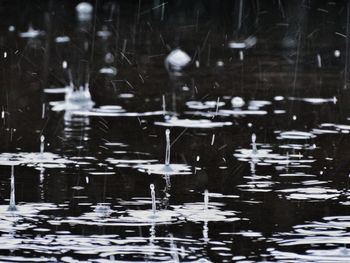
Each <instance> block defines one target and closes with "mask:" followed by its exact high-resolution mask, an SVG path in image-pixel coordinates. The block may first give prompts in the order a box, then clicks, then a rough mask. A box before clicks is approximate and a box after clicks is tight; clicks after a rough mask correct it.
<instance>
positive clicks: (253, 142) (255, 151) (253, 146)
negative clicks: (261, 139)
mask: <svg viewBox="0 0 350 263" xmlns="http://www.w3.org/2000/svg"><path fill="white" fill-rule="evenodd" d="M255 141H256V135H255V133H253V134H252V153H253V154H257V153H258V149H257V148H256V143H255Z"/></svg>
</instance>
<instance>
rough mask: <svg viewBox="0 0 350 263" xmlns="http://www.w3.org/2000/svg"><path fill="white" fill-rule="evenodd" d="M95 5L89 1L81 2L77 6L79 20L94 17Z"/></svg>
mask: <svg viewBox="0 0 350 263" xmlns="http://www.w3.org/2000/svg"><path fill="white" fill-rule="evenodd" d="M93 9H94V8H93V6H92V5H91V4H90V3H88V2H81V3H79V4H78V5H77V6H76V7H75V11H76V12H77V15H78V19H79V20H82V21H84V20H90V19H91V18H92V11H93Z"/></svg>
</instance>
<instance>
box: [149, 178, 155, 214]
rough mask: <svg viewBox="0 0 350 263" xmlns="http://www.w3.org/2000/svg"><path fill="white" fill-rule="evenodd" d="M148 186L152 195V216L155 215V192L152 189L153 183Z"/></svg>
mask: <svg viewBox="0 0 350 263" xmlns="http://www.w3.org/2000/svg"><path fill="white" fill-rule="evenodd" d="M149 188H150V189H151V196H152V213H153V216H155V215H156V193H155V191H154V184H151V185H150V186H149Z"/></svg>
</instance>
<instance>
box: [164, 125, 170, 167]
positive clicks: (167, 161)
mask: <svg viewBox="0 0 350 263" xmlns="http://www.w3.org/2000/svg"><path fill="white" fill-rule="evenodd" d="M165 140H166V148H165V165H166V166H169V164H170V130H169V129H166V131H165Z"/></svg>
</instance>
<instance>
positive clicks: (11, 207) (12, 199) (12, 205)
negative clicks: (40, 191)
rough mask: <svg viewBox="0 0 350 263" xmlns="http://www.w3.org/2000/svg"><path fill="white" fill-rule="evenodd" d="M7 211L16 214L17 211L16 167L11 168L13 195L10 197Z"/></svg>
mask: <svg viewBox="0 0 350 263" xmlns="http://www.w3.org/2000/svg"><path fill="white" fill-rule="evenodd" d="M7 211H10V212H14V211H17V207H16V199H15V167H14V166H13V165H12V166H11V195H10V204H9V207H8V208H7Z"/></svg>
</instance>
